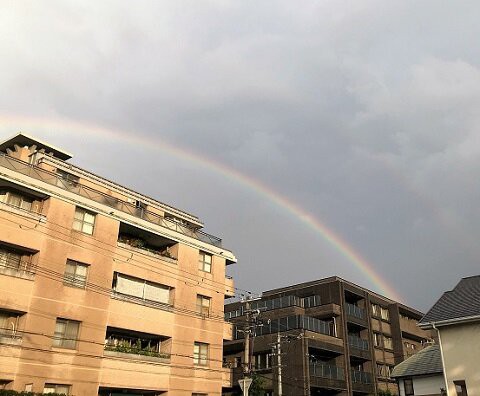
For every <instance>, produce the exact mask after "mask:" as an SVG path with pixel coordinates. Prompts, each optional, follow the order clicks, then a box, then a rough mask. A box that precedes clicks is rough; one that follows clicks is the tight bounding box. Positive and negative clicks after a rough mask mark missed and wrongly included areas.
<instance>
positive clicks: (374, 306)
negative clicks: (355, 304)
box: [372, 304, 380, 316]
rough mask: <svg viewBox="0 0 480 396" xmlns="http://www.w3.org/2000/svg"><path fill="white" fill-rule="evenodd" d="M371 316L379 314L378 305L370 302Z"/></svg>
mask: <svg viewBox="0 0 480 396" xmlns="http://www.w3.org/2000/svg"><path fill="white" fill-rule="evenodd" d="M372 313H373V316H380V305H377V304H372Z"/></svg>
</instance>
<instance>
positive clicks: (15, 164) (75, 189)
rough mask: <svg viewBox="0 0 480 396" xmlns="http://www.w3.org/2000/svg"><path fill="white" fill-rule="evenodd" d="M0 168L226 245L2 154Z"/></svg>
mask: <svg viewBox="0 0 480 396" xmlns="http://www.w3.org/2000/svg"><path fill="white" fill-rule="evenodd" d="M0 166H1V167H4V168H7V169H10V170H12V171H14V172H18V173H21V174H23V175H25V176H29V177H32V178H34V179H36V180H40V181H42V182H44V183H48V184H50V185H52V186H56V187H59V188H61V189H63V190H66V191H69V192H71V193H74V194H78V195H80V196H82V197H84V198H87V199H91V200H92V201H95V202H97V203H100V204H103V205H107V206H109V207H111V208H114V209H117V210H119V211H121V212H123V213H126V214H128V215H131V216H134V217H137V218H140V219H142V220H145V221H148V222H150V223H153V224H156V225H159V226H161V227H163V228H166V229H168V230H171V231H175V232H178V233H180V234H183V235H186V236H189V237H192V238H195V239H197V240H199V241H202V242H205V243H208V244H211V245H214V246H218V247H220V246H221V245H222V240H221V239H220V238H218V237H216V236H213V235H210V234H207V233H206V232H204V231H201V230H199V229H198V228H197V227H195V226H193V225H190V224H188V223H184V222H180V221H176V220H174V219H167V218H165V217H163V216H161V215H159V214H156V213H153V212H150V211H148V210H146V209H145V208H144V207H142V206H139V205H137V204H135V203H130V202H126V201H123V200H120V199H118V198H116V197H112V196H111V195H108V194H105V193H103V192H101V191H99V190H96V189H94V188H92V187H89V186H86V185H83V184H81V183H80V182H78V181H77V180H71V179H68V178H65V177H64V175H63V174H62V173H60V174H57V173H54V172H50V171H47V170H45V169H42V168H40V167H38V166H36V165H32V164H28V163H26V162H24V161H20V160H18V159H16V158H13V157H10V156H8V155H6V154H3V153H0Z"/></svg>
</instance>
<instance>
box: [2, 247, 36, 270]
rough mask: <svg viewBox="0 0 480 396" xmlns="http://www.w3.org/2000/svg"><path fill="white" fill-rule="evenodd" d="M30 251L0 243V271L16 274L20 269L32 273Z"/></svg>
mask: <svg viewBox="0 0 480 396" xmlns="http://www.w3.org/2000/svg"><path fill="white" fill-rule="evenodd" d="M32 257H33V255H32V253H31V252H27V251H22V250H20V249H17V248H13V247H10V246H2V245H0V273H3V274H6V275H13V276H17V275H20V271H22V273H23V272H28V273H32V272H33V271H32V264H31V263H32Z"/></svg>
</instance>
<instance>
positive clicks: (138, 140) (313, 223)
mask: <svg viewBox="0 0 480 396" xmlns="http://www.w3.org/2000/svg"><path fill="white" fill-rule="evenodd" d="M0 122H1V123H4V124H5V126H7V125H8V124H9V125H8V126H9V127H11V128H15V129H14V131H16V132H18V131H20V130H21V131H23V132H26V133H30V132H32V133H34V131H35V130H36V129H37V130H38V129H39V128H42V129H44V128H48V131H49V132H50V133H51V132H52V129H59V130H60V131H59V132H61V133H65V130H67V131H68V132H72V131H75V132H81V133H89V134H93V135H101V136H104V137H111V138H112V139H114V138H117V139H118V138H121V139H122V140H124V141H126V142H128V143H132V144H133V143H134V144H136V145H138V144H141V145H142V146H144V147H146V148H149V149H151V148H152V146H155V147H156V148H159V149H162V150H166V151H168V152H169V153H173V154H174V155H175V156H178V157H181V158H184V159H188V160H190V161H192V162H196V163H200V164H202V165H205V166H206V167H208V168H209V169H211V170H213V171H215V172H217V173H220V174H222V175H223V176H225V177H227V178H229V179H234V180H236V181H237V182H240V183H241V184H242V185H243V186H245V187H248V188H249V189H251V190H253V191H255V192H256V193H257V194H260V195H263V196H264V197H266V198H268V200H269V201H271V202H272V203H274V204H275V205H277V206H279V207H281V208H283V209H286V210H287V211H288V212H289V213H290V214H291V215H293V216H294V217H295V218H296V219H298V220H300V221H301V222H302V223H303V224H305V225H306V226H308V227H309V228H311V229H313V230H314V231H315V232H316V233H318V234H319V235H320V236H321V237H322V238H323V239H325V240H326V241H327V242H328V243H329V244H330V245H331V246H333V247H334V248H335V249H336V250H337V251H338V252H339V253H340V254H341V255H343V256H344V257H346V258H347V259H348V260H349V261H350V262H351V263H352V264H354V265H355V266H356V267H357V268H358V269H360V270H361V271H362V272H363V273H364V274H365V275H366V277H367V278H368V279H369V280H370V281H371V282H372V283H373V284H374V285H375V286H376V287H377V288H378V289H379V291H380V292H381V293H382V294H384V295H385V296H386V297H389V298H391V299H394V300H397V301H403V300H404V299H403V298H402V297H401V296H400V295H399V294H398V293H397V292H396V290H395V289H394V288H393V286H391V285H389V283H388V282H387V281H386V280H385V279H383V278H382V277H381V276H380V275H379V274H378V273H377V272H376V271H375V269H374V267H373V265H372V264H370V263H369V262H368V261H367V260H366V259H365V258H363V257H362V256H361V255H360V253H358V252H357V251H356V250H355V249H354V248H353V247H352V246H350V245H349V244H348V243H347V242H346V241H344V240H343V238H341V237H340V236H339V235H338V234H336V233H335V232H334V231H332V230H331V229H329V228H328V227H327V226H326V225H325V224H323V223H322V222H321V221H320V220H319V219H317V218H316V217H314V216H313V215H312V214H310V213H308V212H307V211H306V210H304V209H302V208H301V207H300V206H298V205H296V204H295V203H293V202H292V201H290V200H289V199H287V198H285V197H284V196H282V195H280V194H279V193H278V192H277V191H275V190H273V189H271V188H270V187H268V186H267V185H265V184H263V183H262V182H260V181H259V180H257V179H254V178H252V177H250V176H248V175H246V174H243V173H241V172H239V171H237V170H236V169H234V168H231V167H229V166H227V165H225V164H223V163H221V162H218V161H215V160H213V159H211V158H209V157H205V156H202V155H200V154H198V153H196V152H193V151H191V150H189V149H186V148H183V147H178V146H175V145H173V144H171V143H168V142H165V141H163V140H160V139H158V138H156V139H152V138H146V137H143V136H141V135H139V134H134V133H129V132H127V131H124V130H119V129H110V128H105V127H100V126H96V125H89V124H87V123H80V122H77V121H72V120H65V119H49V118H41V117H17V116H9V115H2V116H0ZM26 128H28V129H26Z"/></svg>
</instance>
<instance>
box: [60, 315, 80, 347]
mask: <svg viewBox="0 0 480 396" xmlns="http://www.w3.org/2000/svg"><path fill="white" fill-rule="evenodd" d="M79 327H80V322H77V321H74V320H68V319H60V318H58V319H57V322H56V324H55V334H54V336H53V346H56V347H61V348H68V349H75V348H76V346H77V338H78V329H79Z"/></svg>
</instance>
